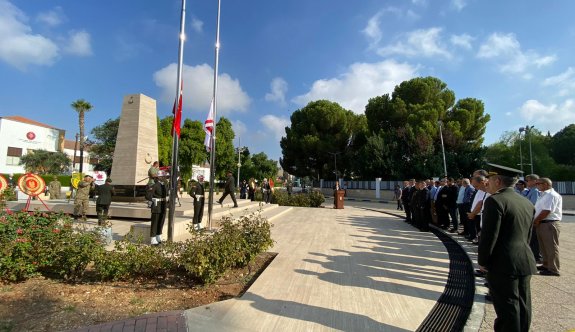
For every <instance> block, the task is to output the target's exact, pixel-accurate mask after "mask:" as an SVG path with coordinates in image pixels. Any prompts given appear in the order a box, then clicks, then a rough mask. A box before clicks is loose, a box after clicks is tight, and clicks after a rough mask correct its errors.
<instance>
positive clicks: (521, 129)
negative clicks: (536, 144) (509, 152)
mask: <svg viewBox="0 0 575 332" xmlns="http://www.w3.org/2000/svg"><path fill="white" fill-rule="evenodd" d="M524 131H525V128H523V127H521V128H519V166H520V169H521V172H523V150H522V148H521V133H522V132H524Z"/></svg>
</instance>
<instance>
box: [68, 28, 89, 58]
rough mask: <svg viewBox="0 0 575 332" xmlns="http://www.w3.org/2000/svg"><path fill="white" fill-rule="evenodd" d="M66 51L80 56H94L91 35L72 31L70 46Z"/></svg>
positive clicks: (69, 40)
mask: <svg viewBox="0 0 575 332" xmlns="http://www.w3.org/2000/svg"><path fill="white" fill-rule="evenodd" d="M64 51H65V52H66V53H69V54H73V55H78V56H88V55H92V45H91V44H90V34H89V33H88V32H86V31H83V30H82V31H70V36H69V39H68V44H67V45H66V47H65V48H64Z"/></svg>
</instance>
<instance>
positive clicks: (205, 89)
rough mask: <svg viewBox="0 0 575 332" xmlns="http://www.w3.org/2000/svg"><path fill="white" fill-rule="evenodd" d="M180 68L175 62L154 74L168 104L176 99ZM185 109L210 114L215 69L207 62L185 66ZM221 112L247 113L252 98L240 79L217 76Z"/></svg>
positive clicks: (220, 113) (224, 75)
mask: <svg viewBox="0 0 575 332" xmlns="http://www.w3.org/2000/svg"><path fill="white" fill-rule="evenodd" d="M177 67H178V65H177V64H175V63H172V64H169V65H167V66H166V67H164V68H162V69H160V70H158V71H156V72H155V73H154V82H155V83H156V85H157V86H158V87H159V88H160V90H161V91H160V94H161V98H162V100H164V101H165V102H167V103H170V102H173V100H174V99H175V98H176V77H177V73H176V72H177ZM182 75H183V81H184V100H183V102H182V104H183V107H184V109H191V110H192V111H196V112H201V113H202V114H203V113H205V114H207V113H208V110H209V107H210V102H211V100H212V93H213V92H212V91H213V77H214V70H213V69H212V67H211V66H210V65H208V64H202V65H197V66H188V65H184V68H183V70H182ZM217 101H218V105H217V111H218V115H222V114H229V113H231V112H232V111H237V112H245V111H246V110H247V109H248V107H249V105H250V102H251V100H250V97H249V96H248V95H247V94H246V93H245V92H244V91H243V90H242V87H241V85H240V82H239V80H237V79H233V78H232V77H230V75H228V74H219V75H218V100H217Z"/></svg>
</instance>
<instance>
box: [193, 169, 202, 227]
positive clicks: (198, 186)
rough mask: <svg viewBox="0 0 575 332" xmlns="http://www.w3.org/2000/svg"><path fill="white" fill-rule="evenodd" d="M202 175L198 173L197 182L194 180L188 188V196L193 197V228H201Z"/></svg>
mask: <svg viewBox="0 0 575 332" xmlns="http://www.w3.org/2000/svg"><path fill="white" fill-rule="evenodd" d="M204 194H205V188H204V176H203V175H198V182H194V183H193V184H192V186H191V188H190V196H192V198H193V199H194V219H193V221H192V223H193V225H194V229H195V230H200V229H201V228H202V218H203V217H204V202H205V199H204Z"/></svg>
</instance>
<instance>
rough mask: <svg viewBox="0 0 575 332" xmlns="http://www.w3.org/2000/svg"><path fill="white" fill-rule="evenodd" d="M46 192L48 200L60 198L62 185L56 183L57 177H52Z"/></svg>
mask: <svg viewBox="0 0 575 332" xmlns="http://www.w3.org/2000/svg"><path fill="white" fill-rule="evenodd" d="M48 191H49V192H50V199H58V198H60V192H61V191H62V184H61V183H60V181H58V177H57V176H54V178H53V179H52V181H51V182H50V183H49V184H48Z"/></svg>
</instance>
